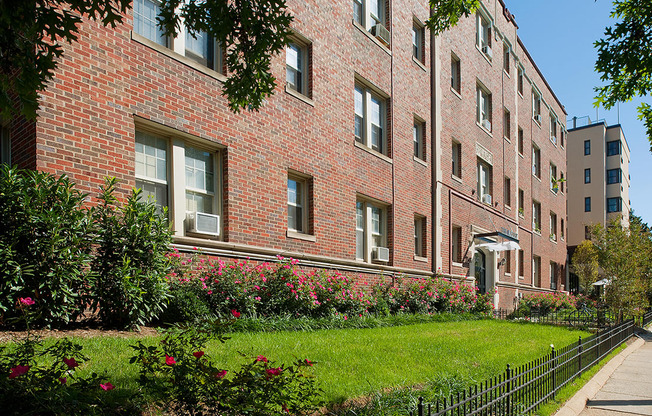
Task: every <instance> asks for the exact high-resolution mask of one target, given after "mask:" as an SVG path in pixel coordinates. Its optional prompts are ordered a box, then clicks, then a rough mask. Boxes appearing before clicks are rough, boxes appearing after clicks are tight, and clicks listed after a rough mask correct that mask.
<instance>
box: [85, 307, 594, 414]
mask: <svg viewBox="0 0 652 416" xmlns="http://www.w3.org/2000/svg"><path fill="white" fill-rule="evenodd" d="M580 335H582V336H586V335H587V333H585V332H582V331H575V330H568V329H566V328H560V327H552V326H542V325H535V324H530V323H512V322H505V321H497V320H480V321H464V322H437V323H422V324H415V325H407V326H397V327H389V328H371V329H339V330H318V331H313V332H303V331H294V332H284V331H281V332H273V333H262V332H253V333H252V332H248V333H234V334H231V335H230V336H231V339H230V340H228V341H227V342H226V343H225V344H220V343H219V342H213V343H210V344H209V345H208V346H207V348H206V353H207V354H208V355H210V356H211V357H213V359H214V360H215V361H217V363H218V364H219V365H220V366H221V367H223V368H227V369H233V368H235V367H236V366H237V363H241V362H244V361H245V360H249V359H251V358H243V357H242V356H241V355H240V354H239V353H244V354H246V355H248V356H249V357H252V356H253V357H255V356H257V355H265V356H267V357H268V358H269V359H270V360H274V361H276V362H277V363H287V364H289V363H290V362H292V361H293V360H294V359H295V358H307V359H309V360H311V361H316V362H318V364H317V365H316V366H315V367H314V372H315V375H316V377H317V380H318V381H319V382H320V384H321V387H322V389H323V390H324V399H325V400H326V401H327V402H330V403H338V402H342V401H344V400H346V399H349V398H355V397H360V396H366V395H370V394H372V393H374V392H378V391H382V390H386V389H388V388H400V387H411V386H422V385H425V384H430V385H432V384H433V383H435V384H436V385H437V386H440V387H441V388H442V389H444V390H446V389H447V387H452V388H455V387H461V386H465V385H471V384H475V383H477V382H480V381H482V380H484V379H486V378H488V377H490V376H493V375H496V374H498V373H500V372H502V371H504V369H505V366H506V365H507V364H508V363H509V364H512V365H519V364H523V363H526V362H528V361H530V360H532V359H534V358H537V357H539V356H541V355H543V354H544V353H546V352H548V351H549V348H550V344H555V345H558V346H563V345H567V344H570V343H572V342H574V341H576V340H577V338H578V336H580ZM76 341H77V342H79V343H80V344H81V345H83V347H84V352H85V354H86V355H87V356H89V357H90V362H89V363H88V364H86V365H85V366H84V367H87V366H88V367H87V368H85V369H84V370H85V371H95V372H98V373H103V372H106V374H107V376H108V378H109V380H110V381H111V382H112V383H113V384H114V385H116V386H117V388H116V393H119V392H118V390H122V391H124V392H127V391H133V390H134V389H136V388H137V385H136V381H135V379H136V376H137V368H136V366H134V365H130V364H129V363H128V361H129V357H130V356H131V355H132V351H131V348H129V345H130V344H134V343H135V340H134V339H123V338H112V337H94V338H79V339H76ZM156 341H157V339H155V338H149V339H146V340H145V342H146V343H154V342H156Z"/></svg>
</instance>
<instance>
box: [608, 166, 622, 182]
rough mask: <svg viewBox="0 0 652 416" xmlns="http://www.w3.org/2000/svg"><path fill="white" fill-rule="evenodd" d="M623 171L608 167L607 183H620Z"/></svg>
mask: <svg viewBox="0 0 652 416" xmlns="http://www.w3.org/2000/svg"><path fill="white" fill-rule="evenodd" d="M622 176H623V171H622V170H620V169H607V184H612V183H620V182H621V181H622Z"/></svg>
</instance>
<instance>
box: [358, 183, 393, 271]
mask: <svg viewBox="0 0 652 416" xmlns="http://www.w3.org/2000/svg"><path fill="white" fill-rule="evenodd" d="M358 203H362V209H363V228H362V229H359V228H358V226H357V218H356V233H357V232H358V231H362V233H363V244H364V247H363V255H364V257H363V258H360V257H358V255H357V246H356V260H358V261H364V262H367V263H371V262H373V248H374V247H376V246H375V245H374V235H379V236H380V241H381V242H380V244H381V245H380V247H387V241H388V240H387V233H388V227H387V225H388V221H387V219H388V218H387V211H388V209H387V208H388V205H386V204H383V203H381V202H377V201H375V200H372V199H369V198H365V197H362V196H358V197H357V198H356V217H357V204H358ZM374 209H379V210H380V233H379V234H374V233H373V231H372V230H373V220H372V212H373V210H374ZM356 244H357V243H356Z"/></svg>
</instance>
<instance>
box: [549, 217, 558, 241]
mask: <svg viewBox="0 0 652 416" xmlns="http://www.w3.org/2000/svg"><path fill="white" fill-rule="evenodd" d="M550 239H551V240H552V241H557V214H555V213H554V212H552V211H551V212H550Z"/></svg>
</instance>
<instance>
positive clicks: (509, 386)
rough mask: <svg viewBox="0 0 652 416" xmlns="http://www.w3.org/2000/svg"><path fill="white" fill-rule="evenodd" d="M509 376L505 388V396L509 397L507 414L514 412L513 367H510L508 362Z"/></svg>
mask: <svg viewBox="0 0 652 416" xmlns="http://www.w3.org/2000/svg"><path fill="white" fill-rule="evenodd" d="M505 373H506V376H507V378H506V379H505V380H506V381H507V382H506V383H505V389H506V390H507V391H506V392H505V396H506V399H507V415H508V416H509V415H511V414H512V369H511V368H510V367H509V364H507V371H506V372H505Z"/></svg>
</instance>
